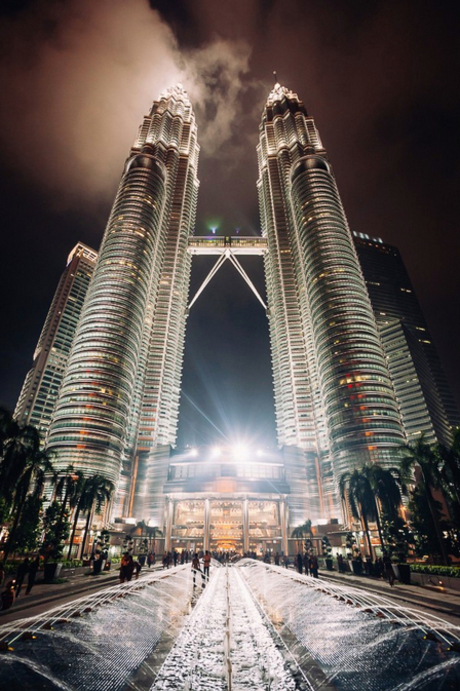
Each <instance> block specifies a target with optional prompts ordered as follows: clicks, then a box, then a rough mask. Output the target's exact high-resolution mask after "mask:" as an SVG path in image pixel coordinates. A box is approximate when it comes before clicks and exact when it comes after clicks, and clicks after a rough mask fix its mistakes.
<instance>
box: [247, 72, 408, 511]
mask: <svg viewBox="0 0 460 691" xmlns="http://www.w3.org/2000/svg"><path fill="white" fill-rule="evenodd" d="M258 161H259V181H258V190H259V200H260V210H261V217H262V228H263V233H264V235H265V236H266V237H267V242H268V253H267V254H266V276H267V293H268V306H269V319H270V338H271V349H272V359H273V371H274V388H275V409H276V419H277V427H278V439H279V442H280V444H281V445H287V446H295V447H300V448H301V449H304V450H305V451H306V452H307V468H308V476H309V477H313V476H314V475H315V474H316V478H317V479H316V487H317V489H316V492H314V483H312V485H311V490H312V493H311V495H310V502H311V505H310V510H309V514H310V515H316V514H317V513H318V512H319V514H321V515H322V516H331V515H333V516H338V515H339V513H338V507H337V491H336V490H337V484H338V482H339V479H340V477H341V475H342V474H343V473H344V472H345V471H348V470H351V469H353V468H355V467H357V466H360V465H362V464H363V463H366V462H381V463H384V464H385V463H389V462H392V460H394V447H396V446H398V445H399V444H400V443H402V442H403V441H404V433H403V429H402V425H401V419H400V414H399V410H398V406H397V404H396V401H395V396H394V391H393V386H392V383H391V380H390V377H389V373H388V368H387V365H386V361H385V356H384V353H383V349H382V345H381V341H380V336H379V333H378V329H377V325H376V321H375V318H374V314H373V311H372V307H371V304H370V300H369V296H368V293H367V289H366V285H365V282H364V278H363V275H362V272H361V268H360V265H359V262H358V258H357V256H356V251H355V248H354V245H353V239H352V236H351V233H350V230H349V228H348V224H347V221H346V217H345V214H344V211H343V208H342V203H341V200H340V196H339V192H338V189H337V185H336V182H335V178H334V175H333V172H332V168H331V165H330V163H329V160H328V157H327V154H326V151H325V149H324V147H323V145H322V143H321V139H320V137H319V134H318V131H317V129H316V126H315V122H314V120H313V118H312V117H310V116H309V115H308V114H307V111H306V109H305V106H304V105H303V103H302V102H301V101H300V100H299V98H298V96H297V95H296V94H295V93H293V92H292V91H290V90H288V89H286V88H285V87H282V86H280V85H279V84H276V85H275V87H274V89H273V90H272V92H271V93H270V95H269V97H268V101H267V104H266V107H265V110H264V113H263V116H262V123H261V126H260V142H259V146H258Z"/></svg>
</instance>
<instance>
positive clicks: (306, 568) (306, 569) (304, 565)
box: [303, 552, 310, 576]
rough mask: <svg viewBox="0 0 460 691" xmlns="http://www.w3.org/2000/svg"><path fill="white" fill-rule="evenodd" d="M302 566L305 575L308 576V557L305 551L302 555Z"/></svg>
mask: <svg viewBox="0 0 460 691" xmlns="http://www.w3.org/2000/svg"><path fill="white" fill-rule="evenodd" d="M303 567H304V569H305V575H306V576H308V571H309V569H310V557H309V555H308V554H307V553H306V552H305V554H304V555H303Z"/></svg>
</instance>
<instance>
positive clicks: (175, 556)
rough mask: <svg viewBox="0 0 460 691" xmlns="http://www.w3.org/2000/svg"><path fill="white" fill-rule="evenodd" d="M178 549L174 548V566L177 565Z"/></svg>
mask: <svg viewBox="0 0 460 691" xmlns="http://www.w3.org/2000/svg"><path fill="white" fill-rule="evenodd" d="M177 556H178V555H177V550H173V560H174V566H177Z"/></svg>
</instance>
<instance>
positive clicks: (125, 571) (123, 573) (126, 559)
mask: <svg viewBox="0 0 460 691" xmlns="http://www.w3.org/2000/svg"><path fill="white" fill-rule="evenodd" d="M133 571H134V561H133V558H132V556H131V554H129V552H125V554H124V555H123V558H122V560H121V564H120V583H124V582H125V581H128V582H129V581H130V580H131V578H132V577H133Z"/></svg>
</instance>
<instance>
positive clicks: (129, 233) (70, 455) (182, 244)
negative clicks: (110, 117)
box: [48, 85, 199, 511]
mask: <svg viewBox="0 0 460 691" xmlns="http://www.w3.org/2000/svg"><path fill="white" fill-rule="evenodd" d="M198 153H199V147H198V144H197V141H196V124H195V118H194V114H193V111H192V107H191V104H190V101H189V99H188V96H187V94H186V92H185V91H184V90H183V88H182V87H181V86H180V85H179V86H176V87H174V88H173V89H170V90H168V91H167V92H165V93H163V94H162V95H161V96H160V98H159V100H158V101H155V102H154V104H153V106H152V109H151V111H150V113H149V115H147V116H146V117H145V118H144V121H143V123H142V125H141V127H140V129H139V135H138V137H137V139H136V141H135V143H134V145H133V147H132V149H131V151H130V153H129V156H128V159H127V161H126V163H125V166H124V170H123V174H122V177H121V181H120V184H119V188H118V192H117V195H116V198H115V202H114V205H113V207H112V211H111V214H110V217H109V221H108V224H107V227H106V230H105V233H104V237H103V240H102V244H101V248H100V253H99V259H98V262H97V266H96V269H95V272H94V276H93V280H92V282H91V285H90V288H89V291H88V296H87V300H86V303H85V306H84V309H83V311H82V315H81V319H80V322H79V326H78V329H77V333H76V335H75V340H74V343H73V347H72V350H71V353H70V356H69V362H68V367H67V370H66V375H65V377H64V380H63V383H62V387H61V392H60V396H59V400H58V403H57V405H56V409H55V414H54V417H53V421H52V424H51V427H50V432H49V437H48V447H49V448H52V449H54V450H55V452H56V454H57V462H56V466H57V468H58V469H59V468H64V467H66V466H67V465H68V464H69V463H72V464H73V465H74V467H75V468H76V469H80V470H82V471H83V472H84V473H86V474H93V473H101V474H102V475H104V476H105V477H107V478H108V479H110V480H111V481H112V482H113V483H114V484H115V485H116V486H117V488H118V498H119V505H120V511H123V510H124V504H125V503H126V501H129V495H130V493H129V486H130V485H134V486H136V483H138V494H139V495H140V496H142V495H143V494H146V490H145V488H144V487H139V482H140V479H142V478H144V477H145V472H144V470H143V463H144V461H145V457H146V456H148V453H149V450H150V449H152V448H154V447H155V445H156V444H157V443H158V440H159V439H161V440H162V442H163V443H166V444H167V443H174V440H175V434H176V428H177V418H178V407H179V389H180V377H181V369H182V352H183V341H184V330H185V319H186V310H185V306H186V302H185V301H186V298H187V292H188V291H187V288H188V281H189V271H190V260H189V257H188V254H187V252H186V250H184V248H186V246H187V241H188V236H189V234H190V233H191V229H192V226H193V223H194V216H195V209H196V199H197V190H198V180H197V177H196V169H197V163H198Z"/></svg>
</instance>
